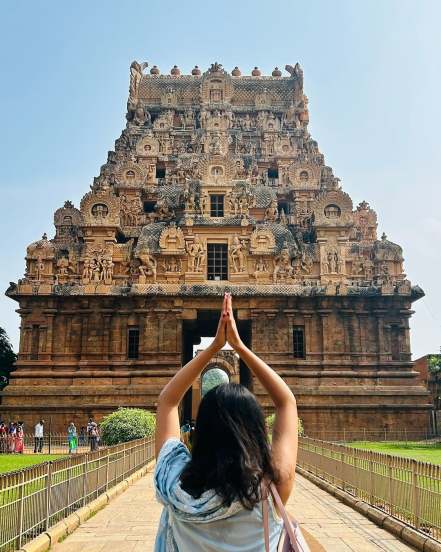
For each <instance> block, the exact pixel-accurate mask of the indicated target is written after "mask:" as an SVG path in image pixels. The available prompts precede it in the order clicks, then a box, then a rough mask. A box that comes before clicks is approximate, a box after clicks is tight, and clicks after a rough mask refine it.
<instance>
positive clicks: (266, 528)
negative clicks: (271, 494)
mask: <svg viewBox="0 0 441 552" xmlns="http://www.w3.org/2000/svg"><path fill="white" fill-rule="evenodd" d="M268 509H269V504H268V498H265V499H263V500H262V517H263V534H264V538H265V552H270V540H269V515H268Z"/></svg>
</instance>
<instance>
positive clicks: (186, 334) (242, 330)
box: [181, 310, 253, 421]
mask: <svg viewBox="0 0 441 552" xmlns="http://www.w3.org/2000/svg"><path fill="white" fill-rule="evenodd" d="M234 316H235V318H236V324H237V328H238V330H239V334H240V337H241V339H242V341H243V342H244V343H245V345H246V346H247V347H249V346H250V345H251V321H250V320H237V313H236V311H234ZM218 322H219V311H218V310H216V311H214V310H199V311H198V314H197V319H196V320H184V321H183V325H182V365H184V364H186V363H187V362H189V361H190V360H191V359H192V358H193V354H194V353H193V349H194V346H195V345H199V344H201V340H202V338H204V337H209V338H212V337H214V336H215V335H216V330H217V325H218ZM239 373H240V383H241V384H242V385H245V386H246V387H248V389H251V390H252V386H253V378H252V374H251V372H250V370H249V368H248V367H247V365H246V364H245V363H244V362H242V360H241V361H240V364H239ZM195 399H199V397H193V391H192V389H191V388H190V389H189V390H188V391H187V393H186V394H185V397H184V400H183V403H182V406H181V421H183V420H190V419H192V418H195V416H196V413H195V404H196V403H197V404H199V401H198V400H197V401H196V400H195Z"/></svg>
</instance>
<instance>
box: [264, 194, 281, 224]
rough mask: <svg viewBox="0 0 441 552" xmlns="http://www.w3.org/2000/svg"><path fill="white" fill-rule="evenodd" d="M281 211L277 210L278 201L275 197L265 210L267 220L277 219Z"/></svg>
mask: <svg viewBox="0 0 441 552" xmlns="http://www.w3.org/2000/svg"><path fill="white" fill-rule="evenodd" d="M278 214H279V211H278V210H277V201H276V200H275V199H273V200H272V201H271V204H270V206H269V207H268V208H267V209H266V210H265V220H267V221H270V222H273V221H275V220H277V216H278Z"/></svg>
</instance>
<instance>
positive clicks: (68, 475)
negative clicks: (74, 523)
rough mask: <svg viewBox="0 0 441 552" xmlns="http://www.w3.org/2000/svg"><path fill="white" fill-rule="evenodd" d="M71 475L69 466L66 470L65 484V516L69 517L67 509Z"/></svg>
mask: <svg viewBox="0 0 441 552" xmlns="http://www.w3.org/2000/svg"><path fill="white" fill-rule="evenodd" d="M71 475H72V470H71V468H70V466H69V468H67V482H66V485H67V490H66V515H69V507H70V478H71Z"/></svg>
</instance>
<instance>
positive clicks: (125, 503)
mask: <svg viewBox="0 0 441 552" xmlns="http://www.w3.org/2000/svg"><path fill="white" fill-rule="evenodd" d="M288 506H289V510H290V512H291V513H292V514H293V515H294V516H295V517H296V518H297V519H298V521H299V522H300V523H301V525H303V526H304V527H305V528H306V529H307V530H308V531H309V532H310V533H311V534H312V535H313V536H314V537H315V538H316V539H317V540H318V541H319V542H320V543H321V544H322V545H323V546H324V548H325V549H326V550H327V551H328V552H354V551H355V552H380V551H383V552H384V551H386V552H406V551H407V552H411V551H412V550H414V549H413V548H411V547H409V546H407V545H406V544H403V543H402V542H401V541H399V540H398V539H397V538H396V537H394V536H393V535H391V534H390V533H388V532H387V531H385V530H384V529H380V528H379V527H377V525H375V524H374V523H372V522H371V521H369V520H368V519H367V518H365V517H364V516H362V515H361V514H359V513H358V512H355V511H354V510H352V508H350V507H349V506H345V505H344V504H342V503H341V502H339V501H338V500H337V499H336V498H334V497H332V496H331V495H329V494H328V493H327V492H326V491H322V490H321V489H319V488H318V487H316V486H315V485H314V484H313V483H311V482H310V481H308V480H307V479H305V478H303V477H302V476H300V475H297V480H296V485H295V488H294V492H293V493H292V495H291V498H290V500H289V503H288ZM160 513H161V506H160V505H159V504H158V503H157V502H156V500H155V497H154V490H153V478H152V473H149V474H147V475H146V476H145V477H143V478H141V479H140V480H139V481H137V482H136V483H135V484H134V485H132V486H131V487H129V488H128V489H127V491H125V492H124V493H123V494H122V495H120V496H119V497H118V498H116V499H115V500H114V501H112V502H111V503H110V504H109V505H108V506H106V507H105V508H104V509H103V510H101V511H100V512H98V513H97V514H96V515H95V516H93V517H92V518H90V519H89V520H88V521H87V522H86V523H84V524H83V525H81V526H80V527H79V528H78V529H77V530H76V531H75V532H74V533H73V534H72V535H70V536H69V537H67V539H66V540H65V541H63V542H62V543H60V544H57V545H56V546H55V547H54V548H53V549H51V550H53V551H54V552H107V551H110V552H151V551H153V545H154V540H155V534H156V527H157V524H158V520H159V516H160ZM189 552H190V551H189ZM191 552H193V551H191ZM194 552H196V551H194Z"/></svg>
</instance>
